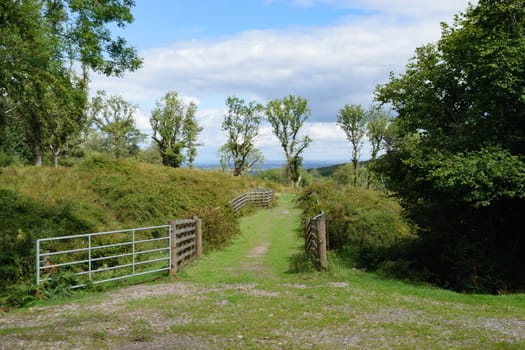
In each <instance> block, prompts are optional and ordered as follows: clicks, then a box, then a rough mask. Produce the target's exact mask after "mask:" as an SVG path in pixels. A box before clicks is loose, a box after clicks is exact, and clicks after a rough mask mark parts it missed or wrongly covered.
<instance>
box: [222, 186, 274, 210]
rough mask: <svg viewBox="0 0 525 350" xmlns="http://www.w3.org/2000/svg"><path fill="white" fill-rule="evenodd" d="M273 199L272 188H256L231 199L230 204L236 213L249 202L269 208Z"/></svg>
mask: <svg viewBox="0 0 525 350" xmlns="http://www.w3.org/2000/svg"><path fill="white" fill-rule="evenodd" d="M272 201H273V191H272V190H255V191H252V192H246V193H243V194H241V195H240V196H237V197H235V198H234V199H232V200H231V201H230V206H231V208H232V209H233V211H234V212H235V213H237V212H239V210H241V209H242V207H244V206H245V205H247V204H254V205H256V206H258V207H260V208H267V207H268V206H269V205H270V203H271V202H272Z"/></svg>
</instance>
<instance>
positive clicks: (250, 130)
mask: <svg viewBox="0 0 525 350" xmlns="http://www.w3.org/2000/svg"><path fill="white" fill-rule="evenodd" d="M226 105H227V106H228V114H227V115H226V116H225V117H224V121H223V122H222V125H221V128H222V131H225V132H226V135H227V137H228V140H227V141H226V143H225V144H224V145H223V146H222V147H221V149H220V151H219V153H220V156H221V163H224V164H225V165H227V166H228V167H230V168H232V169H233V176H239V175H242V174H244V173H247V172H250V171H251V170H253V169H254V168H255V167H257V166H258V165H259V164H262V162H263V160H264V158H263V155H262V153H261V152H260V151H259V150H258V149H257V148H255V139H256V138H257V135H258V134H259V125H260V124H261V120H262V116H261V113H262V111H263V106H262V105H260V104H258V103H256V102H255V101H251V102H249V103H248V104H246V102H245V101H244V100H243V99H240V98H238V97H232V96H229V97H228V98H227V99H226Z"/></svg>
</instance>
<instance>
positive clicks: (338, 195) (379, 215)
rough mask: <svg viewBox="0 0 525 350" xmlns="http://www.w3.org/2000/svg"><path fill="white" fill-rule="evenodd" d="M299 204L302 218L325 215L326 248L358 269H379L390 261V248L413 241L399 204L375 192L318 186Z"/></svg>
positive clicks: (305, 192) (308, 191) (327, 185)
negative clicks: (327, 242) (347, 256)
mask: <svg viewBox="0 0 525 350" xmlns="http://www.w3.org/2000/svg"><path fill="white" fill-rule="evenodd" d="M298 201H299V205H300V207H301V208H302V209H303V210H304V216H305V218H306V217H312V216H315V215H317V214H319V213H320V212H321V211H324V212H326V214H327V225H328V238H329V249H332V250H337V251H339V253H340V254H343V255H345V254H346V255H350V261H351V263H352V264H353V265H355V266H357V267H361V268H366V269H374V270H375V269H378V268H379V267H380V265H381V263H382V262H384V261H385V260H387V259H390V258H392V255H391V254H390V253H389V251H390V249H392V248H393V247H395V246H396V245H398V244H401V243H402V242H405V241H410V240H412V239H413V236H412V235H411V234H410V227H409V225H408V224H407V223H406V222H405V221H404V220H403V218H402V217H401V208H400V207H399V205H398V203H396V202H395V201H394V200H392V199H390V198H387V197H385V196H384V195H382V194H379V193H377V192H374V191H370V190H365V189H362V188H356V187H351V186H346V187H342V186H337V185H336V184H333V183H317V184H314V185H312V186H310V187H308V188H307V189H305V190H304V191H303V193H302V194H301V196H300V198H299V200H298ZM344 260H346V259H344Z"/></svg>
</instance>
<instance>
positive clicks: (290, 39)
mask: <svg viewBox="0 0 525 350" xmlns="http://www.w3.org/2000/svg"><path fill="white" fill-rule="evenodd" d="M467 5H468V1H463V0H440V1H434V2H428V1H421V0H390V1H388V0H245V1H231V0H199V1H190V0H137V1H136V6H135V7H134V8H133V14H134V16H135V22H134V23H132V24H131V25H129V26H127V27H126V28H124V29H123V30H118V31H117V30H115V33H118V34H119V35H121V36H123V37H125V38H126V39H127V40H128V41H129V43H130V44H131V45H133V46H135V47H136V48H137V49H138V50H139V54H140V55H141V56H142V57H143V58H144V67H143V68H142V69H141V70H139V71H137V72H134V73H128V74H127V75H126V76H125V77H123V78H119V79H117V78H107V77H101V76H97V75H93V76H92V85H91V89H92V91H96V90H97V89H103V90H106V91H108V93H111V94H119V95H121V96H122V97H124V98H125V99H126V100H128V101H130V102H132V103H134V104H136V105H137V107H138V109H137V113H136V121H137V126H138V127H139V128H140V129H141V130H142V131H144V132H146V133H150V132H151V128H150V125H149V116H150V112H151V109H152V108H153V107H154V105H155V101H156V100H159V99H160V98H161V97H162V96H163V95H165V94H166V93H167V92H168V91H177V92H178V93H179V95H181V96H183V97H184V99H186V100H187V101H194V102H196V103H197V105H198V112H197V118H198V120H199V123H200V124H201V125H202V126H203V127H204V130H203V132H202V133H201V135H200V141H201V142H203V143H204V146H203V147H201V148H199V156H198V158H197V162H210V161H214V160H216V159H217V156H216V153H217V150H218V149H219V148H220V146H221V145H222V144H223V143H224V142H225V140H226V138H225V136H224V135H223V133H222V132H221V130H220V124H221V122H222V120H223V117H224V114H225V113H226V109H225V105H224V101H225V99H226V97H227V96H230V95H236V96H238V97H241V98H243V99H245V100H246V101H250V100H256V101H258V102H260V103H263V104H264V103H266V102H267V101H269V100H271V99H274V98H282V97H284V96H287V95H289V94H294V95H300V96H302V97H303V98H306V99H308V101H309V106H310V108H311V112H312V113H311V116H310V118H309V120H308V122H307V123H306V124H305V126H304V128H303V132H304V133H305V134H308V135H309V136H310V137H311V138H312V139H313V140H314V142H313V143H312V144H311V145H310V146H309V147H308V149H307V150H306V152H305V159H307V160H321V159H324V160H330V161H334V162H335V161H347V160H349V158H350V145H349V143H348V141H347V140H346V139H345V136H344V133H343V132H342V131H341V130H340V129H339V128H338V127H337V126H336V124H335V121H336V115H337V113H338V111H339V110H340V109H341V108H342V107H343V106H344V105H345V104H362V105H363V106H365V107H368V106H369V105H370V104H371V103H372V100H373V92H374V89H375V86H376V85H377V84H381V83H385V82H386V81H387V79H388V74H389V72H390V71H394V72H395V73H396V74H399V73H402V72H403V71H404V67H405V65H406V64H407V62H408V60H409V58H410V57H412V56H413V53H414V50H415V49H416V47H418V46H421V45H423V44H426V43H429V42H435V41H436V40H438V39H439V37H440V22H442V21H445V22H448V23H451V22H452V20H453V15H454V14H456V13H458V12H460V11H464V10H465V9H466V8H467ZM257 146H258V147H259V148H260V149H261V150H262V151H263V153H264V155H265V158H266V159H268V160H279V159H282V158H283V152H282V150H281V149H280V148H279V144H278V142H277V140H276V139H275V137H274V136H273V135H272V133H271V129H270V127H269V126H268V125H267V124H263V125H262V126H261V131H260V136H259V138H258V140H257ZM367 152H368V151H367V147H366V146H365V147H364V148H363V154H362V156H361V158H362V159H366V158H368V157H369V155H368V154H367Z"/></svg>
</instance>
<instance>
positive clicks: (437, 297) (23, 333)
mask: <svg viewBox="0 0 525 350" xmlns="http://www.w3.org/2000/svg"><path fill="white" fill-rule="evenodd" d="M293 199H294V197H293V196H290V195H285V196H283V197H282V198H280V202H279V205H278V206H276V207H274V208H271V209H267V210H261V211H257V212H255V213H253V215H250V216H248V217H245V218H242V219H241V230H242V232H243V234H242V235H241V236H239V237H238V238H237V239H235V240H234V242H233V243H232V244H231V245H230V246H229V247H228V248H227V249H225V250H221V251H215V252H211V253H209V254H207V255H205V256H204V257H203V258H202V259H200V260H199V261H196V262H195V263H193V264H192V265H190V266H188V267H187V268H186V269H185V270H183V271H182V272H180V273H179V274H177V275H176V276H174V277H170V278H165V279H164V280H162V281H161V283H156V284H149V285H141V286H135V287H130V288H126V289H122V290H118V291H112V292H105V293H101V294H96V295H88V296H83V297H82V298H81V299H77V300H72V301H70V302H69V303H65V304H64V303H61V304H55V305H52V304H48V305H47V306H44V307H33V308H30V309H23V310H18V311H13V312H11V313H9V314H5V315H2V316H0V335H1V337H0V349H1V348H2V347H5V348H13V347H15V348H24V347H25V348H28V349H36V348H39V349H40V348H53V346H54V345H57V344H58V345H57V346H56V347H58V348H60V347H62V348H80V349H88V348H110V349H111V348H130V349H138V348H145V349H147V348H150V347H157V348H174V349H175V348H205V349H206V348H210V349H391V348H394V349H451V348H453V349H520V348H524V347H525V312H524V311H525V296H524V295H508V296H489V295H465V294H458V293H454V292H450V291H445V290H441V289H438V288H433V287H431V286H426V285H415V284H410V283H405V282H401V281H397V280H385V279H383V278H381V277H380V276H378V275H375V274H371V273H367V272H364V271H359V270H355V269H351V268H347V267H346V265H345V264H341V263H338V261H337V259H336V258H335V257H334V256H331V257H330V264H331V265H330V271H329V272H327V273H318V272H310V271H309V270H304V271H302V272H295V273H292V272H290V268H291V265H292V263H293V262H294V259H295V260H297V258H298V257H300V254H301V252H302V249H303V248H302V240H301V238H300V236H299V235H298V231H299V230H300V229H301V228H302V223H301V222H300V220H299V217H300V211H299V210H298V209H296V208H295V207H294V202H293Z"/></svg>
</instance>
